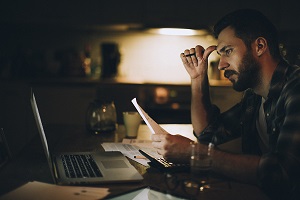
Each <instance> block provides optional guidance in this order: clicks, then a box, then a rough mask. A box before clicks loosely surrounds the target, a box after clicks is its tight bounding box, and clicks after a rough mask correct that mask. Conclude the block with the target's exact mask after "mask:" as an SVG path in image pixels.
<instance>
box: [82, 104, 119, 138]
mask: <svg viewBox="0 0 300 200" xmlns="http://www.w3.org/2000/svg"><path fill="white" fill-rule="evenodd" d="M86 126H87V129H88V131H89V132H91V133H92V134H100V133H110V132H114V131H115V130H116V127H117V114H116V107H115V104H114V102H113V101H111V102H103V101H101V100H94V101H93V102H91V103H90V104H89V106H88V109H87V113H86Z"/></svg>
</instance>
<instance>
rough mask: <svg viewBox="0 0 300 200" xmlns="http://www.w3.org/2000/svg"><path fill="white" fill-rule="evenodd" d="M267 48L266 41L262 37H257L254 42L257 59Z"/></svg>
mask: <svg viewBox="0 0 300 200" xmlns="http://www.w3.org/2000/svg"><path fill="white" fill-rule="evenodd" d="M267 48H268V43H267V40H266V39H265V38H263V37H259V38H257V39H256V40H255V52H256V54H257V56H258V57H260V56H261V55H263V54H264V53H265V52H266V50H267Z"/></svg>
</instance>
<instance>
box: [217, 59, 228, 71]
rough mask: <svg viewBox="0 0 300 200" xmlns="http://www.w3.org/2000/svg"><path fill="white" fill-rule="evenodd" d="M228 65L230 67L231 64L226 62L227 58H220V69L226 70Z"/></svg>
mask: <svg viewBox="0 0 300 200" xmlns="http://www.w3.org/2000/svg"><path fill="white" fill-rule="evenodd" d="M227 67H229V64H228V63H227V62H226V59H224V58H222V57H221V58H220V61H219V65H218V69H219V70H225V69H226V68H227Z"/></svg>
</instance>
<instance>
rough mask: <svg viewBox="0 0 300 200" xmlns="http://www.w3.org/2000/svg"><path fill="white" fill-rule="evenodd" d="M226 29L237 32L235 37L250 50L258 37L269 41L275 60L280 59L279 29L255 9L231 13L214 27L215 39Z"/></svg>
mask: <svg viewBox="0 0 300 200" xmlns="http://www.w3.org/2000/svg"><path fill="white" fill-rule="evenodd" d="M226 27H231V28H233V30H234V31H235V36H236V37H238V38H240V39H242V40H243V41H244V43H245V45H246V46H247V48H248V49H251V43H252V42H253V41H254V40H255V39H257V38H258V37H263V38H265V39H266V40H267V43H268V46H269V49H270V54H271V55H272V57H273V58H279V57H280V51H279V43H278V36H277V29H276V27H275V26H274V24H272V22H271V21H270V20H269V19H268V18H267V17H266V16H264V15H263V14H262V13H261V12H259V11H257V10H253V9H241V10H236V11H234V12H231V13H229V14H227V15H226V16H224V17H223V18H222V19H221V20H219V21H218V22H217V23H216V25H215V26H214V34H215V37H216V38H218V36H219V34H220V32H221V31H222V30H223V29H225V28H226Z"/></svg>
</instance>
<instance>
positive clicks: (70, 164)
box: [61, 155, 102, 178]
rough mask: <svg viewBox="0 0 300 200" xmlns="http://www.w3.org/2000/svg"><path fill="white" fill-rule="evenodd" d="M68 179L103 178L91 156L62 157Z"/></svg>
mask: <svg viewBox="0 0 300 200" xmlns="http://www.w3.org/2000/svg"><path fill="white" fill-rule="evenodd" d="M61 159H62V162H63V166H64V170H65V172H66V176H67V177H68V178H90V177H94V178H96V177H102V174H101V172H100V170H99V168H98V166H97V164H96V163H95V161H94V159H93V158H92V156H91V155H61Z"/></svg>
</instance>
